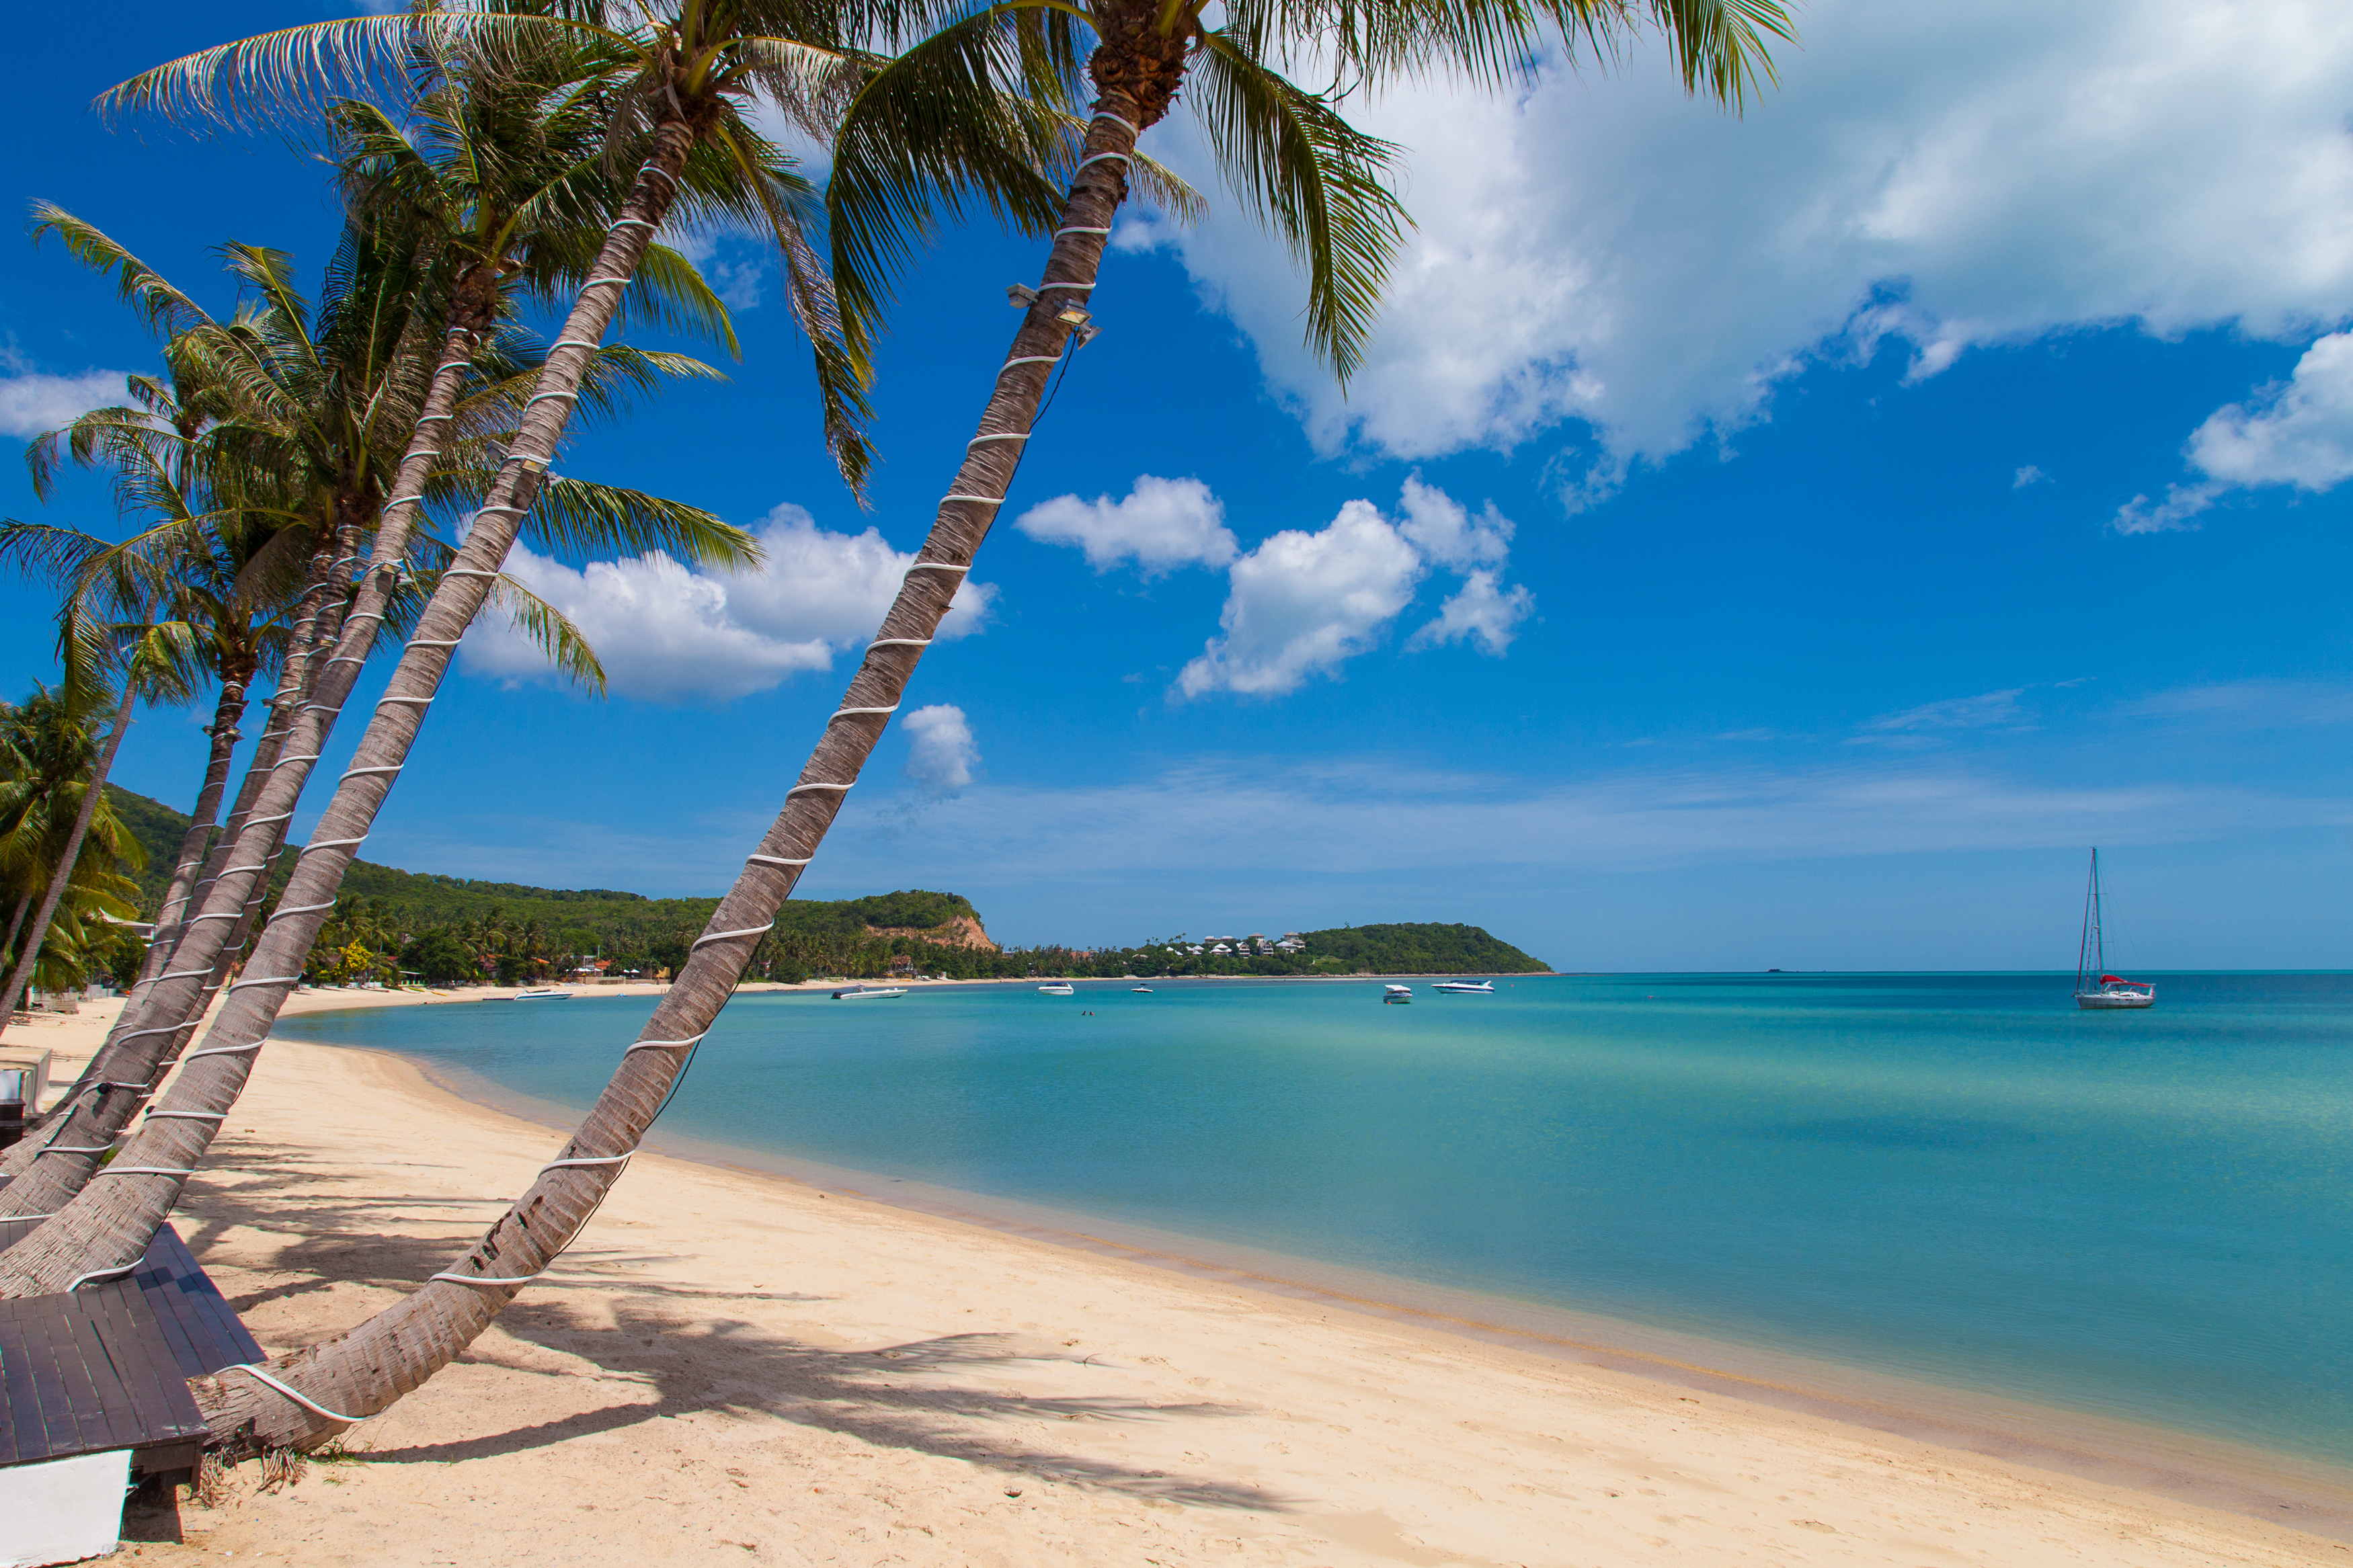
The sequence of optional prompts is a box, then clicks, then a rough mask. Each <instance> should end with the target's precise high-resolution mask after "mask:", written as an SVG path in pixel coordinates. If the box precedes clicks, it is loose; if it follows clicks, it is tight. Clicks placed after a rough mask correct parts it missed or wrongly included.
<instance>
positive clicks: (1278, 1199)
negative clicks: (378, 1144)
mask: <svg viewBox="0 0 2353 1568" xmlns="http://www.w3.org/2000/svg"><path fill="white" fill-rule="evenodd" d="M1377 990H1378V987H1377V985H1371V984H1328V985H1263V984H1261V985H1231V984H1229V985H1219V984H1182V983H1171V984H1163V985H1162V986H1161V987H1160V988H1159V989H1158V990H1157V991H1156V992H1155V994H1151V995H1148V996H1139V995H1134V994H1130V993H1129V992H1128V991H1127V989H1126V987H1125V985H1124V984H1119V985H1104V986H1102V987H1093V986H1085V985H1082V987H1081V989H1080V994H1079V995H1078V996H1077V997H1076V998H1071V999H1055V998H1049V997H1042V996H1039V995H1037V994H1035V993H1034V992H1032V991H1030V990H1029V989H1028V988H1026V987H1021V988H1006V989H994V988H992V989H986V990H984V989H978V988H966V989H958V990H953V991H935V992H929V993H926V992H922V991H918V992H916V993H914V994H912V995H909V996H908V997H906V998H904V999H903V1000H901V1001H895V1002H881V1003H868V1004H864V1005H857V1006H847V1005H842V1004H839V1003H837V1002H834V1001H832V1000H830V999H829V998H827V997H825V996H823V995H822V994H819V995H798V996H745V997H740V998H738V999H737V1000H736V1001H735V1002H734V1003H733V1005H730V1006H729V1008H728V1010H727V1012H726V1015H725V1016H724V1017H723V1020H722V1022H721V1024H720V1026H719V1027H718V1028H717V1029H716V1030H714V1031H713V1032H712V1036H711V1037H710V1038H709V1039H708V1040H707V1041H705V1042H704V1044H703V1047H702V1053H701V1056H700V1059H699V1060H698V1061H697V1062H696V1063H695V1066H694V1069H693V1073H692V1075H691V1078H690V1079H688V1081H687V1083H686V1085H685V1087H684V1089H681V1092H680V1093H679V1095H678V1097H677V1099H676V1100H675V1101H674V1102H673V1103H672V1105H671V1106H670V1110H669V1112H668V1113H667V1115H666V1117H665V1120H664V1122H663V1126H664V1128H665V1129H666V1130H667V1131H674V1132H681V1133H686V1134H690V1135H692V1136H696V1137H701V1138H707V1139H712V1140H715V1141H720V1142H727V1143H733V1144H736V1145H740V1146H745V1147H752V1148H762V1149H767V1150H772V1151H776V1152H784V1153H789V1154H795V1155H799V1156H801V1157H804V1158H807V1159H812V1160H818V1161H823V1162H826V1163H831V1164H836V1165H842V1166H848V1167H851V1168H854V1169H858V1170H864V1171H870V1172H875V1173H881V1174H885V1175H896V1176H902V1177H906V1178H911V1179H917V1180H922V1181H925V1182H930V1183H934V1184H939V1185H942V1186H947V1187H955V1188H961V1189H964V1190H965V1191H967V1192H972V1193H978V1194H997V1195H1000V1196H1006V1197H1012V1198H1018V1199H1023V1200H1028V1201H1030V1202H1035V1203H1041V1204H1049V1205H1055V1206H1058V1207H1061V1208H1066V1209H1075V1210H1079V1211H1082V1212H1086V1213H1092V1214H1096V1215H1109V1216H1115V1217H1120V1218H1124V1219H1128V1220H1131V1221H1135V1222H1140V1223H1143V1224H1147V1225H1150V1226H1156V1227H1159V1228H1162V1229H1166V1230H1172V1231H1177V1232H1182V1233H1186V1234H1189V1235H1192V1236H1197V1237H1211V1238H1220V1239H1225V1240H1229V1241H1237V1242H1244V1243H1248V1244H1250V1245H1251V1246H1254V1247H1265V1248H1269V1249H1272V1250H1276V1251H1281V1252H1287V1253H1292V1254H1296V1255H1299V1256H1303V1257H1307V1258H1319V1259H1324V1260H1328V1261H1332V1262H1337V1263H1343V1264H1349V1265H1354V1266H1356V1267H1360V1268H1372V1269H1377V1270H1380V1271H1383V1272H1386V1273H1389V1274H1393V1275H1402V1276H1406V1277H1409V1278H1412V1279H1423V1280H1429V1281H1432V1282H1436V1283H1440V1284H1444V1285H1450V1286H1457V1287H1464V1288H1469V1289H1478V1290H1484V1291H1490V1292H1495V1293H1499V1294H1504V1295H1508V1296H1514V1297H1518V1298H1522V1299H1530V1300H1540V1301H1545V1302H1548V1303H1553V1304H1557V1305H1561V1306H1567V1307H1572V1308H1577V1309H1581V1310H1590V1311H1599V1312H1605V1313H1609V1314H1611V1315H1614V1316H1618V1317H1621V1318H1629V1319H1633V1320H1636V1321H1645V1322H1651V1323H1654V1324H1658V1325H1662V1326H1666V1327H1671V1328H1676V1329H1682V1330H1685V1331H1697V1332H1702V1333H1707V1334H1713V1335H1717V1336H1721V1337H1725V1338H1730V1339H1736V1340H1739V1341H1744V1342H1750V1343H1756V1344H1764V1345H1769V1346H1774V1347H1778V1348H1783V1349H1788V1350H1791V1351H1797V1352H1803V1353H1808V1354H1811V1355H1817V1356H1821V1357H1825V1358H1828V1359H1831V1360H1836V1361H1841V1362H1844V1363H1852V1364H1857V1365H1862V1366H1867V1367H1873V1368H1877V1369H1882V1370H1886V1371H1893V1372H1897V1373H1905V1374H1909V1375H1914V1376H1926V1377H1931V1378H1935V1379H1937V1380H1939V1381H1943V1382H1947V1383H1953V1384H1961V1385H1964V1386H1968V1387H1971V1388H1976V1389H1979V1390H1984V1391H1988V1392H1993V1393H2000V1394H2014V1395H2019V1396H2022V1397H2026V1398H2029V1399H2033V1400H2039V1401H2042V1402H2044V1403H2052V1404H2060V1405H2070V1406H2073V1407H2076V1408H2079V1409H2084V1410H2088V1411H2093V1412H2096V1413H2103V1414H2109V1415H2122V1416H2126V1417H2130V1418H2137V1419H2142V1420H2154V1421H2158V1422H2162V1423H2165V1424H2168V1425H2171V1426H2179V1427H2182V1428H2186V1429H2189V1430H2191V1431H2196V1432H2200V1433H2204V1434H2208V1435H2211V1436H2222V1437H2229V1438H2234V1439H2237V1440H2240V1441H2244V1442H2252V1443H2255V1444H2258V1445H2261V1446H2263V1447H2274V1448H2281V1449H2286V1450H2291V1451H2297V1452H2302V1453H2306V1454H2309V1455H2313V1456H2316V1457H2320V1458H2330V1459H2334V1460H2338V1461H2353V1116H2348V1110H2353V975H2344V974H2257V975H2249V974H2176V975H2163V976H2159V977H2158V994H2159V997H2160V1001H2159V1004H2158V1007H2157V1008H2156V1009H2155V1010H2154V1011H2152V1012H2148V1013H2141V1014H2116V1015H2103V1014H2083V1013H2078V1012H2076V1011H2075V1010H2074V1009H2073V1006H2072V1005H2071V1004H2070V1001H2069V998H2068V990H2069V980H2068V977H2065V976H2061V977H2056V978H2053V977H2052V976H2047V975H1950V974H1938V975H1820V976H1817V975H1806V976H1794V975H1793V976H1776V977H1771V978H1769V979H1768V978H1766V977H1761V976H1755V975H1747V976H1723V975H1714V976H1694V975H1657V976H1650V975H1635V976H1610V977H1603V978H1590V979H1588V978H1578V979H1547V980H1540V981H1529V980H1521V981H1517V982H1511V981H1506V982H1504V983H1503V984H1501V985H1499V988H1498V994H1496V995H1495V996H1493V997H1461V998H1450V997H1441V996H1437V995H1434V994H1431V993H1430V991H1429V990H1428V989H1427V987H1426V986H1424V987H1421V988H1419V993H1418V1000H1417V1001H1416V1003H1415V1005H1413V1006H1411V1007H1384V1006H1381V1005H1378V1004H1377V1001H1376V1000H1375V996H1376V994H1377ZM649 1011H650V1005H649V1004H648V1003H646V1002H641V1001H639V1002H633V1001H623V1000H589V999H586V998H584V999H581V1000H577V1001H573V1002H565V1003H552V1004H545V1005H522V1006H517V1005H512V1004H507V1003H498V1004H487V1005H476V1006H437V1007H429V1008H399V1009H389V1010H384V1011H371V1012H361V1013H351V1014H339V1015H332V1016H311V1017H308V1018H304V1019H299V1020H290V1021H289V1022H287V1023H286V1024H285V1025H283V1026H281V1029H280V1032H281V1033H283V1034H286V1035H289V1036H292V1037H306V1038H314V1039H329V1040H339V1041H343V1042H347V1043H350V1044H354V1045H364V1046H372V1047H384V1048H389V1049H394V1050H399V1051H405V1052H410V1053H414V1054H416V1055H418V1056H422V1057H426V1058H437V1059H439V1060H442V1061H446V1062H448V1063H449V1064H451V1065H453V1066H456V1067H459V1068H464V1069H467V1070H469V1071H471V1072H473V1073H477V1074H480V1075H481V1076H482V1077H484V1078H487V1079H491V1080H493V1081H494V1082H497V1083H499V1084H501V1085H504V1086H506V1087H508V1088H510V1089H513V1090H516V1091H518V1092H520V1093H523V1094H528V1095H532V1096H535V1097H538V1098H540V1099H543V1100H554V1101H558V1102H562V1103H567V1104H574V1105H582V1104H586V1101H587V1100H589V1099H591V1098H593V1096H594V1094H595V1092H596V1089H597V1087H598V1086H599V1085H601V1083H602V1082H603V1080H604V1079H605V1076H606V1074H607V1071H608V1070H609V1068H610V1067H611V1065H612V1063H613V1061H614V1060H615V1059H616V1056H617V1052H618V1051H619V1049H620V1047H622V1046H623V1045H624V1044H626V1043H627V1041H628V1039H630V1038H632V1037H634V1035H635V1033H636V1030H637V1027H638V1024H639V1022H640V1021H641V1020H642V1019H643V1018H644V1017H645V1016H647V1014H648V1013H649ZM1090 1011H1092V1016H1087V1015H1088V1013H1089V1012H1090Z"/></svg>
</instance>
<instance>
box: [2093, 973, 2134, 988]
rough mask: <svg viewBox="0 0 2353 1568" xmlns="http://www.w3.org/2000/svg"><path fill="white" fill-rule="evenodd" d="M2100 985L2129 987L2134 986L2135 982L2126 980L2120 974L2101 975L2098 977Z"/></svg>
mask: <svg viewBox="0 0 2353 1568" xmlns="http://www.w3.org/2000/svg"><path fill="white" fill-rule="evenodd" d="M2100 984H2103V985H2130V984H2135V982H2133V981H2130V980H2126V978H2125V977H2124V976H2123V975H2121V974H2103V975H2101V976H2100Z"/></svg>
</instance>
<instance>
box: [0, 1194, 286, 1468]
mask: <svg viewBox="0 0 2353 1568" xmlns="http://www.w3.org/2000/svg"><path fill="white" fill-rule="evenodd" d="M34 1224H35V1222H33V1221H29V1220H5V1221H0V1248H5V1247H8V1246H10V1245H13V1244H14V1243H15V1242H16V1241H17V1240H19V1239H21V1238H22V1237H24V1236H25V1235H26V1234H27V1233H28V1232H30V1231H31V1229H32V1228H33V1226H34ZM267 1359H268V1358H267V1357H265V1356H264V1355H263V1354H262V1352H261V1347H260V1346H259V1344H257V1343H255V1342H254V1339H253V1336H252V1335H251V1334H250V1333H248V1332H247V1331H246V1328H245V1325H244V1324H243V1323H241V1322H239V1321H237V1314H236V1313H235V1312H233V1311H231V1310H229V1305H228V1303H227V1301H226V1300H222V1298H221V1293H220V1291H219V1290H218V1289H216V1288H215V1286H214V1284H213V1282H212V1281H211V1280H210V1279H207V1278H206V1275H205V1271H204V1270H203V1269H201V1268H197V1267H196V1260H195V1258H194V1257H192V1256H191V1255H190V1254H189V1252H188V1248H187V1245H186V1244H185V1242H183V1241H182V1240H181V1239H180V1237H179V1233H178V1232H176V1231H174V1229H173V1228H172V1227H171V1226H168V1225H167V1226H164V1227H163V1228H162V1229H160V1230H158V1231H157V1232H156V1233H155V1239H154V1240H153V1242H152V1243H151V1244H150V1245H149V1246H148V1248H147V1252H146V1256H145V1257H144V1258H142V1259H141V1260H140V1264H139V1268H137V1269H136V1270H135V1271H133V1272H132V1273H130V1274H127V1275H124V1276H122V1277H121V1278H120V1279H111V1280H108V1281H105V1282H103V1283H101V1284H96V1285H92V1286H90V1287H88V1288H86V1289H80V1290H74V1291H69V1292H66V1293H63V1294H59V1295H54V1296H25V1297H19V1298H17V1299H16V1300H12V1301H0V1415H5V1421H0V1468H5V1467H8V1466H13V1465H27V1464H37V1463H41V1462H44V1461H47V1460H51V1459H60V1458H72V1457H74V1456H76V1455H80V1454H95V1453H106V1452H111V1451H113V1450H117V1449H121V1450H126V1451H128V1452H129V1454H130V1455H131V1468H132V1469H133V1470H134V1471H136V1472H138V1473H140V1474H142V1475H150V1476H175V1475H177V1474H179V1473H180V1472H183V1471H186V1470H189V1469H191V1468H194V1467H195V1463H196V1458H197V1456H198V1454H199V1453H200V1452H201V1451H202V1449H203V1447H204V1438H205V1423H204V1417H203V1416H202V1415H201V1414H199V1413H198V1411H197V1409H196V1402H195V1398H194V1397H193V1396H192V1395H191V1394H189V1393H188V1379H190V1378H192V1377H202V1376H204V1375H205V1374H206V1373H215V1372H218V1371H219V1370H220V1369H221V1368H223V1367H225V1366H234V1365H236V1364H237V1363H240V1362H260V1361H266V1360H267Z"/></svg>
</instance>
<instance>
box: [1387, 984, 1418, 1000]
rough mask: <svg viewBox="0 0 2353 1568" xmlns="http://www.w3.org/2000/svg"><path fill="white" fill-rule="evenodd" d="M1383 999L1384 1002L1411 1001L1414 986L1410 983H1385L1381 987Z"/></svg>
mask: <svg viewBox="0 0 2353 1568" xmlns="http://www.w3.org/2000/svg"><path fill="white" fill-rule="evenodd" d="M1381 1000H1382V1001H1384V1002H1410V1001H1412V1000H1413V987H1412V986H1410V985H1384V986H1382V987H1381Z"/></svg>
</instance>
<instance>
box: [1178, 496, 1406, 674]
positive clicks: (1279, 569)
mask: <svg viewBox="0 0 2353 1568" xmlns="http://www.w3.org/2000/svg"><path fill="white" fill-rule="evenodd" d="M1422 571H1423V567H1422V561H1421V557H1420V555H1419V553H1417V552H1415V550H1414V548H1413V546H1412V545H1410V544H1409V543H1407V542H1405V540H1404V538H1403V537H1402V536H1401V535H1399V533H1398V531H1397V530H1396V529H1395V528H1394V527H1392V526H1391V525H1390V523H1389V521H1388V519H1387V518H1384V517H1383V516H1382V515H1381V513H1380V509H1379V508H1377V507H1376V506H1374V505H1373V503H1372V502H1370V501H1366V500H1352V501H1348V502H1346V503H1345V504H1344V505H1343V506H1342V507H1341V508H1340V515H1339V516H1337V517H1335V518H1334V519H1333V520H1332V521H1331V522H1330V523H1329V524H1328V525H1326V526H1325V527H1324V528H1323V529H1322V530H1320V531H1317V532H1314V533H1307V532H1303V531H1300V530H1298V529H1292V528H1287V529H1284V530H1283V531H1282V532H1280V533H1277V534H1275V535H1274V536H1273V537H1272V538H1271V539H1269V540H1267V541H1266V542H1264V543H1263V544H1261V545H1260V546H1259V547H1258V548H1257V549H1255V550H1253V551H1251V552H1250V553H1249V554H1247V555H1244V556H1242V557H1241V558H1240V559H1239V560H1237V561H1236V562H1235V563H1233V567H1232V569H1231V573H1230V576H1231V580H1232V584H1233V585H1232V588H1231V590H1230V592H1229V593H1228V595H1227V596H1226V607H1225V610H1224V611H1223V613H1222V614H1220V615H1219V617H1218V624H1219V626H1220V627H1222V628H1223V629H1224V634H1225V635H1223V636H1222V637H1212V638H1210V639H1209V644H1208V647H1207V648H1206V649H1204V650H1203V652H1202V654H1201V656H1200V657H1199V658H1196V659H1194V660H1193V661H1192V662H1191V663H1189V664H1187V666H1186V667H1185V668H1183V669H1182V670H1181V671H1179V672H1178V674H1177V677H1176V688H1177V689H1178V690H1179V691H1181V692H1183V693H1184V694H1185V695H1186V696H1187V697H1198V696H1201V695H1203V694H1204V693H1206V692H1210V691H1239V692H1244V693H1250V694H1254V695H1260V696H1274V695H1278V694H1280V693H1282V692H1285V691H1293V690H1296V689H1298V688H1299V687H1300V685H1301V684H1302V683H1303V682H1304V681H1306V680H1308V679H1310V678H1312V677H1314V676H1317V675H1329V674H1331V673H1332V672H1333V671H1335V670H1336V669H1337V668H1339V667H1340V665H1341V664H1342V663H1343V662H1344V661H1345V660H1346V659H1348V658H1353V657H1354V656H1356V655H1357V654H1360V653H1363V652H1365V651H1366V650H1367V649H1368V648H1370V647H1372V646H1373V645H1374V642H1375V640H1376V639H1377V637H1378V636H1379V634H1380V632H1381V630H1382V629H1383V628H1384V627H1386V626H1388V623H1389V622H1390V621H1391V620H1393V619H1395V618H1396V617H1397V616H1398V613H1399V612H1400V611H1402V610H1403V609H1404V608H1405V607H1406V606H1407V605H1409V604H1411V603H1412V602H1413V593H1414V587H1415V585H1416V584H1418V583H1419V582H1420V580H1421V575H1422Z"/></svg>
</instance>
